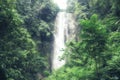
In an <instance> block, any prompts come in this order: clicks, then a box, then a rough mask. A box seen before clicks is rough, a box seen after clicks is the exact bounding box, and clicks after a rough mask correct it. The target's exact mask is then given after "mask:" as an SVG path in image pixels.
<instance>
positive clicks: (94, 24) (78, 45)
mask: <svg viewBox="0 0 120 80" xmlns="http://www.w3.org/2000/svg"><path fill="white" fill-rule="evenodd" d="M59 11H60V10H59V8H58V6H57V5H56V4H54V3H53V2H52V0H0V80H120V0H69V1H68V9H67V12H69V13H73V14H74V15H75V18H76V23H77V24H78V25H77V26H76V27H77V28H78V29H77V32H76V33H77V34H76V36H77V39H76V40H74V41H71V42H69V43H66V44H67V48H66V49H65V53H64V56H63V57H64V58H65V59H66V65H65V66H63V67H62V68H60V69H59V70H57V71H52V72H51V62H50V55H51V49H52V46H51V45H52V42H53V30H54V21H55V18H56V15H57V13H58V12H59Z"/></svg>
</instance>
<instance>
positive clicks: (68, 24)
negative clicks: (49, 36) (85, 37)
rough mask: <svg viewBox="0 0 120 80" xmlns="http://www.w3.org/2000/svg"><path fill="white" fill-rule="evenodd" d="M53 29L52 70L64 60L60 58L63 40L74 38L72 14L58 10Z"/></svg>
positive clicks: (63, 46) (63, 47)
mask: <svg viewBox="0 0 120 80" xmlns="http://www.w3.org/2000/svg"><path fill="white" fill-rule="evenodd" d="M54 30H55V31H54V43H53V54H52V70H57V69H59V68H60V67H62V66H63V65H64V64H65V60H61V57H62V55H63V53H64V50H63V49H65V42H66V41H67V40H72V39H74V38H75V20H74V16H73V15H72V14H71V13H67V12H59V13H58V14H57V17H56V21H55V29H54Z"/></svg>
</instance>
